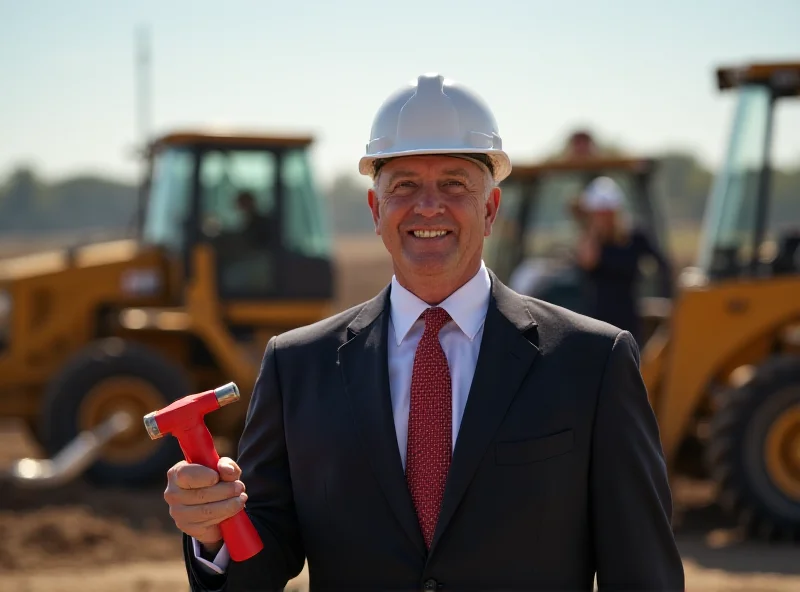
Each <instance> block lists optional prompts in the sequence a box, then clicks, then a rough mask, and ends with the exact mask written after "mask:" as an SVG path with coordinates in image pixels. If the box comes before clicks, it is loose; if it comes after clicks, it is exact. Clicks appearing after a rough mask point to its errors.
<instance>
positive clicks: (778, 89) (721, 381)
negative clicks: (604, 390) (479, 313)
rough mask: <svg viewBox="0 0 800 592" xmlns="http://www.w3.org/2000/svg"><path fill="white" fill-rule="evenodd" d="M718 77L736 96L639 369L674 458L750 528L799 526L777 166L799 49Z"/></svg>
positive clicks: (790, 331) (797, 338)
mask: <svg viewBox="0 0 800 592" xmlns="http://www.w3.org/2000/svg"><path fill="white" fill-rule="evenodd" d="M716 82H717V86H718V89H719V90H720V91H722V92H725V93H732V94H734V93H735V98H736V109H735V112H734V117H733V123H732V128H731V133H730V136H729V139H728V146H727V151H726V154H725V158H724V161H723V163H722V165H721V167H720V168H719V170H718V173H717V175H716V178H715V180H714V183H713V185H712V188H711V191H710V194H709V199H708V202H707V209H706V212H705V215H704V220H703V229H702V236H701V239H700V248H699V252H698V257H697V262H696V265H695V266H693V267H691V268H688V269H686V270H684V272H683V273H682V275H681V278H680V280H679V291H678V294H677V296H676V298H675V302H674V306H673V313H672V318H671V320H670V323H669V326H668V327H664V331H662V332H660V334H659V335H658V336H656V337H657V338H654V339H652V340H651V341H650V342H648V344H647V347H645V349H644V350H643V351H642V375H643V377H644V379H645V383H646V385H647V390H648V394H649V396H650V401H651V404H652V405H653V408H654V410H655V412H656V416H657V418H658V422H659V427H660V434H661V439H662V445H663V448H664V453H665V455H666V458H667V463H668V465H669V466H670V470H671V472H672V473H673V474H678V473H684V472H689V471H691V472H695V471H698V470H701V471H707V473H710V475H711V477H713V479H714V481H715V482H716V485H717V488H718V499H719V501H720V503H721V505H722V506H723V507H724V508H725V509H727V510H728V511H730V512H732V513H733V514H734V515H735V516H736V517H737V518H738V519H739V520H740V523H741V525H742V527H743V528H744V529H745V530H746V532H748V533H749V534H754V535H758V536H764V537H766V538H770V539H781V538H783V539H784V540H785V539H794V540H800V248H798V245H800V195H798V193H797V184H796V181H794V184H793V183H792V177H793V175H792V173H791V172H787V171H780V170H778V169H777V168H776V167H774V166H773V146H774V145H775V142H776V139H780V138H781V137H782V134H785V133H786V134H794V133H796V130H797V126H796V123H792V122H793V121H794V122H796V121H798V120H797V119H796V117H797V116H798V115H800V111H798V110H797V108H798V106H800V101H798V99H800V63H763V64H751V65H750V64H749V65H744V66H741V67H720V68H718V69H717V70H716ZM792 99H793V100H792ZM792 110H794V111H792ZM792 117H794V118H795V119H794V120H792V119H791V118H792ZM796 178H797V177H796V173H794V179H796ZM697 461H700V462H697Z"/></svg>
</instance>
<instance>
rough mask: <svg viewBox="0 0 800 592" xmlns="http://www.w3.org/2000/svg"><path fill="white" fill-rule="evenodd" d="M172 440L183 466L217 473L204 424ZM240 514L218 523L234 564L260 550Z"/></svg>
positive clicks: (248, 523)
mask: <svg viewBox="0 0 800 592" xmlns="http://www.w3.org/2000/svg"><path fill="white" fill-rule="evenodd" d="M175 436H176V437H177V439H178V443H179V444H180V447H181V450H182V451H183V456H184V457H185V458H186V462H188V463H192V464H200V465H203V466H204V467H208V468H209V469H213V470H214V471H216V470H217V463H218V462H219V455H218V454H217V450H216V448H215V447H214V439H213V438H212V437H211V433H210V432H209V431H208V428H207V427H206V426H205V424H203V423H200V424H199V425H196V426H194V427H192V428H190V429H188V430H186V431H184V432H181V433H175ZM243 510H244V508H242V510H241V511H239V513H237V514H235V515H234V516H231V517H230V518H226V519H225V520H223V521H222V522H220V523H219V529H220V531H221V532H222V540H224V541H225V546H226V547H227V548H228V553H229V555H230V556H231V559H233V560H234V561H244V560H245V559H250V558H251V557H252V556H253V555H255V554H256V553H258V552H259V551H261V549H262V548H263V547H264V544H263V543H262V542H261V538H260V537H259V536H258V532H257V531H256V529H255V527H254V526H253V523H252V522H251V521H250V517H249V516H248V515H247V512H244V511H243Z"/></svg>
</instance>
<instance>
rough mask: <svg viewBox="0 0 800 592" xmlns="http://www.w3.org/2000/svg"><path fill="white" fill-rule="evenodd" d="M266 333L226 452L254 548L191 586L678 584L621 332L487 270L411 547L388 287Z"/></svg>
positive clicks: (662, 473)
mask: <svg viewBox="0 0 800 592" xmlns="http://www.w3.org/2000/svg"><path fill="white" fill-rule="evenodd" d="M389 289H390V287H388V286H387V288H386V289H384V291H383V292H382V293H381V294H379V295H378V296H377V297H376V298H374V299H372V300H370V301H368V302H366V303H365V304H363V305H360V306H357V307H355V308H352V309H350V310H348V311H345V312H343V313H340V314H338V315H336V316H334V317H331V318H329V319H326V320H324V321H321V322H319V323H316V324H314V325H311V326H308V327H303V328H299V329H295V330H292V331H289V332H287V333H284V334H282V335H280V336H278V337H276V338H273V339H272V340H271V341H270V342H269V345H268V346H267V348H266V353H265V355H264V358H263V363H262V366H261V371H260V375H259V377H258V380H257V383H256V387H255V390H254V393H253V398H252V401H251V403H250V407H249V410H248V417H247V423H246V427H245V429H244V432H243V435H242V438H241V441H240V449H239V458H238V463H239V465H240V466H241V468H242V481H243V482H244V483H245V485H246V487H247V491H248V494H249V499H248V502H247V509H246V511H247V512H248V514H249V515H250V516H251V518H252V520H253V522H254V524H255V525H256V528H257V529H258V531H259V533H260V534H261V537H262V538H263V541H264V549H263V550H262V551H261V552H260V553H259V554H258V555H256V556H255V557H253V558H252V559H249V560H247V561H245V562H241V563H234V562H231V564H230V566H229V568H228V572H227V573H226V575H225V576H216V575H212V576H209V575H207V574H206V572H204V571H202V570H201V569H199V568H197V567H196V566H194V565H193V562H192V560H191V559H190V556H191V548H190V547H189V545H188V539H186V537H184V542H185V556H186V565H187V570H188V575H189V580H190V583H191V587H192V590H195V591H197V590H226V591H228V592H238V591H243V590H248V591H249V590H279V589H281V588H282V587H283V586H284V585H285V584H286V582H287V580H289V579H290V578H292V577H294V576H296V575H297V574H298V573H299V572H300V571H301V569H302V567H303V561H304V558H305V557H307V558H308V565H309V577H310V582H311V588H312V590H322V589H326V590H327V589H335V590H415V589H416V590H582V591H591V590H592V584H593V577H594V575H595V572H596V573H597V581H598V584H599V589H600V590H601V591H606V590H683V586H684V575H683V567H682V563H681V558H680V556H679V553H678V550H677V548H676V545H675V541H674V539H673V535H672V530H671V527H670V519H671V512H672V500H671V495H670V490H669V486H668V482H667V472H666V467H665V464H664V460H663V456H662V450H661V445H660V440H659V433H658V427H657V424H656V420H655V417H654V414H653V411H652V409H651V407H650V405H649V403H648V399H647V394H646V391H645V387H644V384H643V382H642V379H641V376H640V374H639V370H638V363H639V353H638V349H637V348H636V345H635V343H634V341H633V340H632V338H631V336H630V334H629V333H627V332H623V331H620V330H619V329H616V328H614V327H612V326H610V325H607V324H605V323H601V322H599V321H595V320H593V319H590V318H587V317H584V316H580V315H578V314H575V313H572V312H569V311H567V310H565V309H561V308H558V307H555V306H553V305H549V304H547V303H544V302H542V301H538V300H535V299H532V298H528V297H524V296H521V295H519V294H517V293H516V292H513V291H511V290H510V289H509V288H507V287H506V286H504V285H503V284H501V283H500V282H499V281H498V279H497V278H496V277H495V276H494V274H492V297H491V300H490V305H489V310H488V313H487V317H486V324H485V327H484V334H483V341H482V343H481V347H480V354H479V358H478V363H477V367H476V371H475V377H474V380H473V383H472V388H471V390H470V393H469V398H468V401H467V406H466V410H465V413H464V417H463V420H462V424H461V428H460V431H459V434H458V439H457V442H456V447H455V451H454V454H453V460H452V464H451V468H450V473H449V475H448V482H447V486H446V492H445V496H444V501H443V507H442V509H441V514H440V517H439V523H438V526H437V529H436V534H435V536H434V540H433V543H432V546H431V549H430V552H427V551H426V549H425V545H424V543H423V539H422V535H421V533H420V529H419V527H418V525H417V520H416V517H415V513H414V508H413V505H412V502H411V498H410V496H409V493H408V489H407V487H406V482H405V478H404V475H403V468H402V464H401V460H400V454H399V450H398V444H397V438H396V435H395V428H394V423H393V420H392V409H391V403H390V396H389V379H388V371H387V330H388V320H389V314H388V305H389V301H388V295H389Z"/></svg>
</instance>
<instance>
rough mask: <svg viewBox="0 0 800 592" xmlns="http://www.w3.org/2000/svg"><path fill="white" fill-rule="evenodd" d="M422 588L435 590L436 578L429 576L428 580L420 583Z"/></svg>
mask: <svg viewBox="0 0 800 592" xmlns="http://www.w3.org/2000/svg"><path fill="white" fill-rule="evenodd" d="M422 589H423V590H436V580H434V579H433V578H431V579H430V580H426V581H425V583H424V584H423V585H422Z"/></svg>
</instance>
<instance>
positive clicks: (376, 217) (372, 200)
mask: <svg viewBox="0 0 800 592" xmlns="http://www.w3.org/2000/svg"><path fill="white" fill-rule="evenodd" d="M367 203H368V204H369V209H370V210H371V211H372V222H373V223H374V224H375V234H378V235H380V233H381V227H380V218H381V212H380V208H378V193H377V192H376V191H375V190H374V189H369V190H367Z"/></svg>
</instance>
